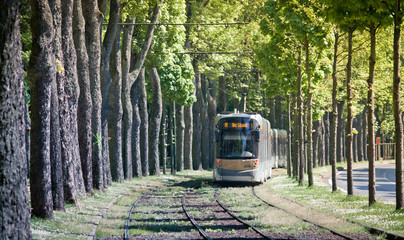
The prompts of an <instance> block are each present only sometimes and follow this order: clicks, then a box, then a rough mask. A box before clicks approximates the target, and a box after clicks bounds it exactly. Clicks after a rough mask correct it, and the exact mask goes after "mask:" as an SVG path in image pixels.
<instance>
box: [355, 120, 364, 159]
mask: <svg viewBox="0 0 404 240" xmlns="http://www.w3.org/2000/svg"><path fill="white" fill-rule="evenodd" d="M362 121H363V120H362V114H361V113H360V114H358V117H357V124H356V126H357V130H358V141H357V145H356V149H357V151H358V161H359V162H361V161H363V160H364V159H363V142H362V141H363V136H362V135H363V130H362Z"/></svg>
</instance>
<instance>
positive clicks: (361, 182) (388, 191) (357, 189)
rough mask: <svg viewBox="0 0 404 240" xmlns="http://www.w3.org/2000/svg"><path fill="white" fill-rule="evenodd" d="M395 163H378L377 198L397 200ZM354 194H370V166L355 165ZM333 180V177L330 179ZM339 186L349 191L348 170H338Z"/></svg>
mask: <svg viewBox="0 0 404 240" xmlns="http://www.w3.org/2000/svg"><path fill="white" fill-rule="evenodd" d="M395 175H396V174H395V163H394V162H390V163H383V164H376V198H377V199H383V200H387V201H394V202H395V201H396V183H395ZM353 179H354V194H360V195H368V186H369V185H368V183H369V180H368V179H369V174H368V166H367V165H362V166H359V167H354V169H353ZM330 181H331V179H330ZM337 186H338V188H340V189H342V190H343V191H347V171H346V169H344V170H343V171H338V175H337Z"/></svg>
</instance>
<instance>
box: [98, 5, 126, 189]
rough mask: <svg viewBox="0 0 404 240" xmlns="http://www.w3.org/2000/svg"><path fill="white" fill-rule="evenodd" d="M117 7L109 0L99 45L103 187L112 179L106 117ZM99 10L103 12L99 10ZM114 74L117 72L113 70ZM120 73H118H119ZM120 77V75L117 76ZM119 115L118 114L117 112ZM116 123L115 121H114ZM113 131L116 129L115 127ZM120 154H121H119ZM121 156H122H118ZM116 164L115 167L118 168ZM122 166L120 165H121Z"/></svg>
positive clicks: (116, 151)
mask: <svg viewBox="0 0 404 240" xmlns="http://www.w3.org/2000/svg"><path fill="white" fill-rule="evenodd" d="M119 8H120V1H119V0H111V1H110V7H109V21H108V28H107V31H106V32H105V36H104V41H103V42H102V46H101V68H100V70H101V72H100V76H101V96H102V106H101V131H102V152H101V153H102V160H103V164H104V187H106V186H107V185H109V184H111V181H112V176H111V173H112V172H111V168H110V153H109V151H110V147H109V136H108V133H109V127H108V118H109V107H110V106H109V92H110V87H111V80H112V79H111V70H110V67H111V66H110V61H111V52H112V48H113V45H114V41H115V36H116V32H117V29H118V22H119ZM101 12H103V11H102V10H101ZM115 74H117V73H116V72H115ZM119 75H120V74H119ZM116 77H117V75H116ZM119 78H120V76H119ZM115 111H116V112H119V109H115ZM118 115H119V114H118ZM118 118H119V116H117V118H116V119H114V120H115V121H120V120H119V119H118ZM116 123H117V122H116ZM111 130H112V129H111ZM112 131H114V130H112ZM115 131H117V129H115ZM111 140H114V141H115V143H113V144H117V142H118V141H119V140H117V139H113V138H112V137H111ZM114 147H119V148H121V146H113V148H114ZM118 151H119V152H121V151H122V150H121V149H120V150H114V153H112V155H113V156H115V157H117V154H119V153H118ZM121 155H122V154H121ZM120 157H122V156H120ZM112 161H113V162H114V164H115V163H116V161H117V160H116V159H114V160H112ZM119 161H122V160H121V159H119ZM119 166H121V164H119ZM119 166H118V165H116V167H118V168H119ZM121 168H122V167H121ZM114 171H115V173H114V174H116V173H117V169H115V170H114ZM121 171H122V170H119V174H118V175H119V177H118V176H115V177H116V179H114V180H116V181H123V179H121V178H122V177H123V176H121Z"/></svg>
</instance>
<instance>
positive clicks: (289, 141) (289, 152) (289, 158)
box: [287, 94, 292, 177]
mask: <svg viewBox="0 0 404 240" xmlns="http://www.w3.org/2000/svg"><path fill="white" fill-rule="evenodd" d="M287 108H288V139H287V171H288V176H289V177H292V146H291V145H292V123H291V121H292V120H291V112H290V111H291V110H290V94H288V107H287Z"/></svg>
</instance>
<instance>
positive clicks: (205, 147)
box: [195, 73, 209, 169]
mask: <svg viewBox="0 0 404 240" xmlns="http://www.w3.org/2000/svg"><path fill="white" fill-rule="evenodd" d="M195 79H196V83H197V85H196V87H197V89H198V90H197V99H198V100H197V102H198V106H199V112H200V114H201V124H202V132H201V135H202V136H201V137H202V139H201V152H202V167H203V169H208V168H209V127H208V126H209V120H208V111H207V107H206V103H205V98H204V96H203V95H204V94H203V89H202V83H201V81H202V79H201V74H200V73H197V75H196V78H195Z"/></svg>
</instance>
